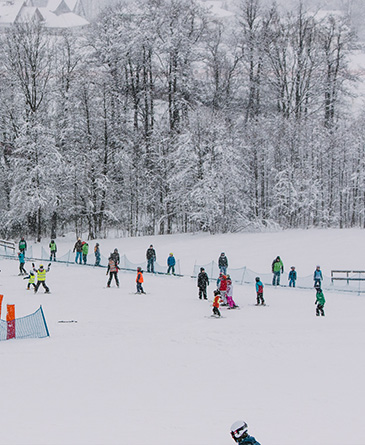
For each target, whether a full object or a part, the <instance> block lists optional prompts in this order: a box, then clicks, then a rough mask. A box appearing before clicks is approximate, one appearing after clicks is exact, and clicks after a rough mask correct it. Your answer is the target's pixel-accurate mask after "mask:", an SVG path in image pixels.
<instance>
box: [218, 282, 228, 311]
mask: <svg viewBox="0 0 365 445" xmlns="http://www.w3.org/2000/svg"><path fill="white" fill-rule="evenodd" d="M219 291H220V293H221V299H222V300H223V303H222V306H227V305H228V303H227V276H226V275H222V276H221V281H220V285H219Z"/></svg>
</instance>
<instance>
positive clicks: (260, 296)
mask: <svg viewBox="0 0 365 445" xmlns="http://www.w3.org/2000/svg"><path fill="white" fill-rule="evenodd" d="M255 281H256V301H257V303H256V306H260V304H261V305H262V306H265V300H264V285H263V284H262V282H261V280H260V277H256V278H255Z"/></svg>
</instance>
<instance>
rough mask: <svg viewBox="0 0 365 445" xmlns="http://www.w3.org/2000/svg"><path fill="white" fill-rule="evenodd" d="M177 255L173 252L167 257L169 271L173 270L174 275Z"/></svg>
mask: <svg viewBox="0 0 365 445" xmlns="http://www.w3.org/2000/svg"><path fill="white" fill-rule="evenodd" d="M175 264H176V261H175V257H174V254H173V253H170V255H169V256H168V258H167V266H168V268H167V273H168V274H170V272H172V275H175Z"/></svg>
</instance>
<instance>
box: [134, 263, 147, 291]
mask: <svg viewBox="0 0 365 445" xmlns="http://www.w3.org/2000/svg"><path fill="white" fill-rule="evenodd" d="M142 283H143V272H142V268H141V267H137V278H136V284H137V294H145V293H146V292H145V291H144V290H143V287H142Z"/></svg>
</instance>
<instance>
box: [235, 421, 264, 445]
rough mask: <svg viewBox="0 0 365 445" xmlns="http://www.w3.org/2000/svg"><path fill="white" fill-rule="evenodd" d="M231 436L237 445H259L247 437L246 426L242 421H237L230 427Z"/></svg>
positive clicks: (250, 437)
mask: <svg viewBox="0 0 365 445" xmlns="http://www.w3.org/2000/svg"><path fill="white" fill-rule="evenodd" d="M231 436H232V438H233V440H234V441H235V442H237V443H238V445H260V444H259V442H257V440H256V439H255V438H254V437H253V436H249V434H248V425H247V423H246V422H244V421H243V420H237V422H235V423H234V424H233V425H232V426H231Z"/></svg>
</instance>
